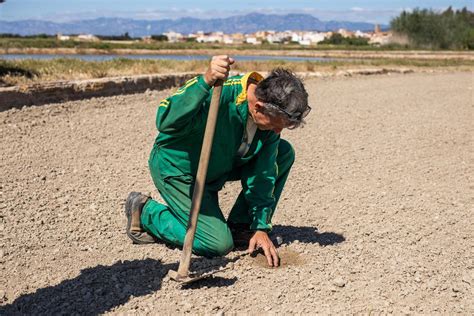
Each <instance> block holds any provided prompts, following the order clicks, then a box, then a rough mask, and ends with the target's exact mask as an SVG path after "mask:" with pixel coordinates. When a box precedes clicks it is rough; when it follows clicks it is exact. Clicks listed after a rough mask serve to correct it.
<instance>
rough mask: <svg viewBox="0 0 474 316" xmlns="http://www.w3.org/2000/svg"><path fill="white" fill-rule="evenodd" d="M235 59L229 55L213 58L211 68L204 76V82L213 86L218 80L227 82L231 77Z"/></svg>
mask: <svg viewBox="0 0 474 316" xmlns="http://www.w3.org/2000/svg"><path fill="white" fill-rule="evenodd" d="M234 62H235V61H234V59H233V58H231V57H229V56H227V55H220V56H213V57H212V59H211V63H210V64H209V68H208V69H207V71H206V73H205V74H204V81H206V83H207V84H208V85H210V86H213V85H214V83H215V82H216V80H218V79H221V80H225V79H227V77H228V76H229V71H230V65H232V64H233V63H234Z"/></svg>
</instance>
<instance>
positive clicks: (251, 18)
mask: <svg viewBox="0 0 474 316" xmlns="http://www.w3.org/2000/svg"><path fill="white" fill-rule="evenodd" d="M340 28H344V29H347V30H352V31H355V30H361V31H368V30H373V29H374V24H371V23H364V22H347V21H321V20H319V19H318V18H316V17H314V16H312V15H309V14H287V15H274V14H271V15H270V14H260V13H251V14H247V15H242V16H232V17H228V18H221V19H219V18H216V19H195V18H191V17H187V18H180V19H177V20H171V19H167V20H132V19H123V18H98V19H93V20H83V21H75V22H68V23H55V22H50V21H38V20H23V21H13V22H7V21H0V33H13V34H20V35H34V34H41V33H44V34H57V33H62V34H84V33H86V34H95V35H121V34H124V33H125V32H128V33H129V35H130V36H133V37H138V36H145V35H158V34H162V33H165V32H168V31H175V32H179V33H183V34H188V33H193V32H197V31H204V32H213V31H222V32H224V33H237V32H240V33H253V32H256V31H264V30H274V31H286V30H301V31H333V30H338V29H340ZM384 28H385V29H387V28H388V26H386V25H382V29H384Z"/></svg>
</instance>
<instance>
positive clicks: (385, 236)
mask: <svg viewBox="0 0 474 316" xmlns="http://www.w3.org/2000/svg"><path fill="white" fill-rule="evenodd" d="M306 85H307V88H308V91H309V93H310V100H311V104H312V106H313V112H312V113H311V115H310V116H309V119H308V121H309V122H308V124H307V125H306V127H304V128H303V129H299V130H295V131H285V132H284V133H283V137H284V138H286V139H288V140H290V141H291V142H292V143H293V144H294V147H295V149H296V153H297V161H296V163H295V166H294V169H293V170H292V173H291V174H290V179H289V182H288V185H287V187H286V188H285V191H284V193H283V196H282V200H281V203H280V205H279V207H278V209H277V212H276V216H275V218H274V224H275V226H276V227H275V229H274V233H275V234H274V238H275V237H276V236H277V235H279V236H281V237H282V239H283V244H282V245H281V246H280V248H279V249H280V253H281V255H282V259H283V263H284V264H283V266H282V267H280V268H277V269H268V268H266V267H265V266H264V265H262V262H263V261H262V258H261V257H256V258H252V257H249V256H245V255H242V252H232V253H230V254H229V255H228V256H226V257H225V258H218V259H212V260H208V259H201V258H195V261H194V267H206V266H212V265H217V266H219V265H220V266H223V265H227V266H229V267H230V269H229V270H227V271H225V272H221V273H220V274H218V275H216V276H215V277H214V278H211V279H207V280H203V281H202V282H200V283H197V284H194V285H192V286H188V287H185V288H183V289H180V288H179V287H178V286H177V285H176V284H175V283H173V281H170V280H169V279H168V278H167V277H166V274H167V271H168V270H169V269H171V268H173V269H176V268H177V262H178V260H179V257H180V250H178V249H174V250H173V249H169V248H167V247H166V246H164V245H162V244H154V245H146V246H136V245H132V244H131V242H130V241H129V240H128V238H127V236H126V235H125V233H124V229H125V217H124V215H123V205H124V200H125V197H126V196H127V194H128V192H129V191H131V190H140V191H144V192H151V193H152V195H153V196H155V197H157V194H158V193H157V192H156V190H155V188H154V186H153V183H152V181H151V178H150V176H149V174H148V169H147V159H148V153H149V151H150V149H151V146H152V143H153V140H154V138H155V136H156V129H155V126H154V119H155V111H156V107H157V105H158V103H159V101H160V99H162V98H164V97H165V96H167V95H168V94H169V93H171V91H170V90H167V91H161V92H150V93H145V94H137V95H129V96H117V97H110V98H98V99H91V100H85V101H76V102H69V103H63V104H51V105H46V106H41V107H31V108H24V109H22V110H10V111H6V112H1V113H0V132H1V135H2V136H1V140H0V146H1V165H0V168H1V169H0V170H1V172H0V221H1V223H0V225H1V227H0V234H1V247H2V248H1V250H0V263H1V265H0V267H1V268H0V304H1V305H0V315H12V314H13V315H14V314H17V313H19V314H30V315H31V314H44V315H50V314H88V315H94V314H99V313H112V314H152V315H156V314H175V313H178V314H183V313H188V312H189V313H192V314H198V313H199V314H221V315H222V314H223V313H225V314H235V313H239V314H246V313H251V314H260V313H266V314H273V313H281V314H286V313H305V314H317V313H318V314H329V313H332V314H339V313H343V314H348V313H357V312H362V313H367V314H368V313H380V312H382V313H387V312H388V313H390V312H393V313H396V314H400V313H406V314H419V313H421V314H454V313H459V314H464V315H472V314H473V313H474V207H473V206H474V203H473V202H474V186H473V175H474V144H473V137H474V136H473V135H474V124H473V121H474V120H473V119H474V115H473V110H474V102H473V90H472V89H473V74H472V73H442V74H409V75H392V76H389V75H381V76H371V77H353V78H331V79H310V80H307V82H306ZM238 191H239V184H238V183H232V184H229V185H228V186H226V188H225V190H224V191H223V192H222V194H221V195H220V198H221V205H222V207H223V210H224V211H225V212H228V210H229V209H230V207H231V205H232V202H233V200H234V199H235V197H236V196H237V194H238Z"/></svg>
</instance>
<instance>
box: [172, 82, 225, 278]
mask: <svg viewBox="0 0 474 316" xmlns="http://www.w3.org/2000/svg"><path fill="white" fill-rule="evenodd" d="M222 84H223V81H222V80H217V81H216V83H215V84H214V91H213V93H212V98H211V105H210V108H209V114H208V117H207V123H206V130H205V132H204V140H203V143H202V148H201V156H200V158H199V166H198V170H197V175H196V182H195V184H194V192H193V199H192V202H191V211H190V214H189V220H188V228H187V230H186V236H185V238H184V244H183V252H182V254H181V260H180V262H179V268H178V277H186V276H187V275H188V272H189V265H190V263H191V253H192V250H193V242H194V234H195V233H196V227H197V219H198V215H199V210H200V208H201V201H202V195H203V193H204V185H205V183H206V175H207V167H208V165H209V157H210V156H211V149H212V141H213V139H214V132H215V130H216V122H217V113H218V112H219V102H220V98H221V93H222Z"/></svg>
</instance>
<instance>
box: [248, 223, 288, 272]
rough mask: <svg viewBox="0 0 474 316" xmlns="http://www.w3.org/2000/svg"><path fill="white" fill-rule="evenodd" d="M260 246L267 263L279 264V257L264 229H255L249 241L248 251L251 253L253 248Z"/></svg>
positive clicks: (271, 264) (273, 265)
mask: <svg viewBox="0 0 474 316" xmlns="http://www.w3.org/2000/svg"><path fill="white" fill-rule="evenodd" d="M259 248H261V249H262V250H263V252H264V253H265V257H267V262H268V265H269V266H271V267H278V266H279V265H280V257H279V256H278V252H277V250H276V248H275V246H274V245H273V242H272V241H271V239H270V237H268V234H267V233H266V232H264V231H256V232H255V234H254V235H253V237H252V238H251V239H250V241H249V248H248V252H249V253H253V252H254V251H255V249H259Z"/></svg>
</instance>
